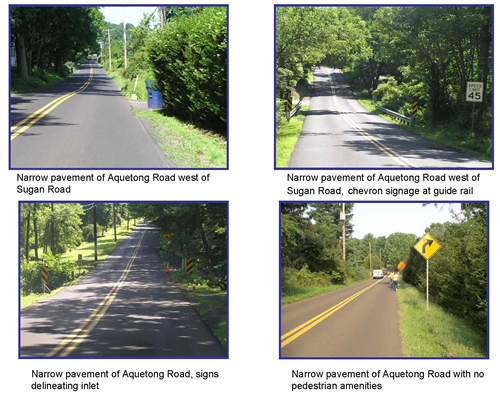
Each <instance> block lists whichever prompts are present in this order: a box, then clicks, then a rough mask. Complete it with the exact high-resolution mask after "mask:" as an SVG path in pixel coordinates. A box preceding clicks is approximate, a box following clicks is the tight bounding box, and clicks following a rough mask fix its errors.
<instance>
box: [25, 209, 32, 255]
mask: <svg viewBox="0 0 500 398" xmlns="http://www.w3.org/2000/svg"><path fill="white" fill-rule="evenodd" d="M30 215H31V208H30V205H29V204H28V218H27V220H26V250H25V254H24V256H25V257H26V262H27V263H29V262H30Z"/></svg>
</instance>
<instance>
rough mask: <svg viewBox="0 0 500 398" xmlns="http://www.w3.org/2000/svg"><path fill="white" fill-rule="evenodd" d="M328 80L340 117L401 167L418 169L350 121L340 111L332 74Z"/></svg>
mask: <svg viewBox="0 0 500 398" xmlns="http://www.w3.org/2000/svg"><path fill="white" fill-rule="evenodd" d="M328 79H329V80H330V87H331V89H332V95H333V102H334V104H335V106H336V108H337V110H338V112H339V114H340V116H342V117H343V118H344V120H345V121H346V122H347V123H349V124H350V125H351V126H352V127H353V128H354V129H355V130H357V131H358V132H359V133H360V134H361V135H362V136H364V137H365V138H366V139H367V140H368V141H370V142H371V143H372V144H373V145H375V146H376V147H377V148H378V149H380V150H381V151H382V152H384V153H385V154H386V155H387V156H389V157H390V158H392V159H393V160H394V161H395V162H396V163H398V164H399V165H401V166H403V167H406V168H410V167H414V168H418V166H417V165H415V164H414V163H412V162H410V161H409V160H408V159H405V158H403V156H401V155H400V154H399V153H397V152H396V151H394V150H392V149H391V148H389V147H388V146H386V145H384V144H382V143H381V142H380V141H378V140H376V139H375V138H373V137H372V136H371V135H370V134H368V133H367V132H366V131H364V130H363V129H362V128H361V127H359V126H357V125H356V123H354V122H353V121H352V120H351V119H349V118H348V117H347V116H346V115H345V114H344V112H342V111H341V110H340V105H339V102H338V99H337V95H336V94H335V87H334V85H333V80H332V76H331V74H330V73H329V74H328Z"/></svg>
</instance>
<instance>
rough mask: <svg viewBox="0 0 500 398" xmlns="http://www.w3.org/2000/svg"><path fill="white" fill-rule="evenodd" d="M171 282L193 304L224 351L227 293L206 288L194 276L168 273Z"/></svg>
mask: <svg viewBox="0 0 500 398" xmlns="http://www.w3.org/2000/svg"><path fill="white" fill-rule="evenodd" d="M170 275H171V276H172V280H173V281H174V282H175V284H176V285H177V286H178V287H179V288H180V289H181V290H182V293H184V295H185V296H186V297H187V298H188V299H189V301H190V302H191V304H193V306H194V308H195V309H196V311H197V312H198V313H199V314H200V316H201V317H202V318H203V320H204V321H205V322H206V324H207V325H208V327H209V328H210V330H212V333H213V334H214V335H215V337H217V339H218V340H219V341H220V343H221V345H222V346H223V347H224V349H225V348H226V347H227V292H225V291H223V290H221V289H219V288H213V287H210V286H207V285H206V284H203V281H202V280H201V279H200V278H198V277H197V276H196V275H194V274H191V275H188V274H184V273H181V272H180V271H175V270H172V271H170Z"/></svg>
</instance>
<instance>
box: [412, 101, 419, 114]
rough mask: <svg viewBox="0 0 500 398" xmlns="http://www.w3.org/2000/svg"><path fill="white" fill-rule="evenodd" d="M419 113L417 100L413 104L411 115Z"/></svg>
mask: <svg viewBox="0 0 500 398" xmlns="http://www.w3.org/2000/svg"><path fill="white" fill-rule="evenodd" d="M417 114H418V102H417V101H415V102H414V103H413V104H411V117H417Z"/></svg>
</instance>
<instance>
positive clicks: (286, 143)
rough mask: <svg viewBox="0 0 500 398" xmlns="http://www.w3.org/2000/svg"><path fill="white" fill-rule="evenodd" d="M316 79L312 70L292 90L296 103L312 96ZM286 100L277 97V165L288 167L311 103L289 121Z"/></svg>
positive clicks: (303, 106) (278, 166)
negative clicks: (286, 113)
mask: <svg viewBox="0 0 500 398" xmlns="http://www.w3.org/2000/svg"><path fill="white" fill-rule="evenodd" d="M313 80H314V76H313V73H312V72H310V73H309V75H308V76H307V80H305V79H302V80H300V81H299V83H298V84H297V87H295V88H294V89H293V90H291V91H292V98H293V101H294V103H297V102H298V101H299V100H300V99H302V100H308V99H310V98H311V96H312V91H313V86H312V81H313ZM284 109H285V100H284V99H279V98H276V167H277V168H280V167H288V162H289V161H290V157H291V156H292V152H293V150H294V148H295V144H296V143H297V140H298V139H299V136H300V133H302V125H303V124H304V119H305V117H306V115H307V111H308V110H309V105H302V106H301V108H300V111H299V112H298V113H297V114H296V115H294V117H292V118H291V119H290V120H289V121H287V120H286V117H285V112H284Z"/></svg>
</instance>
